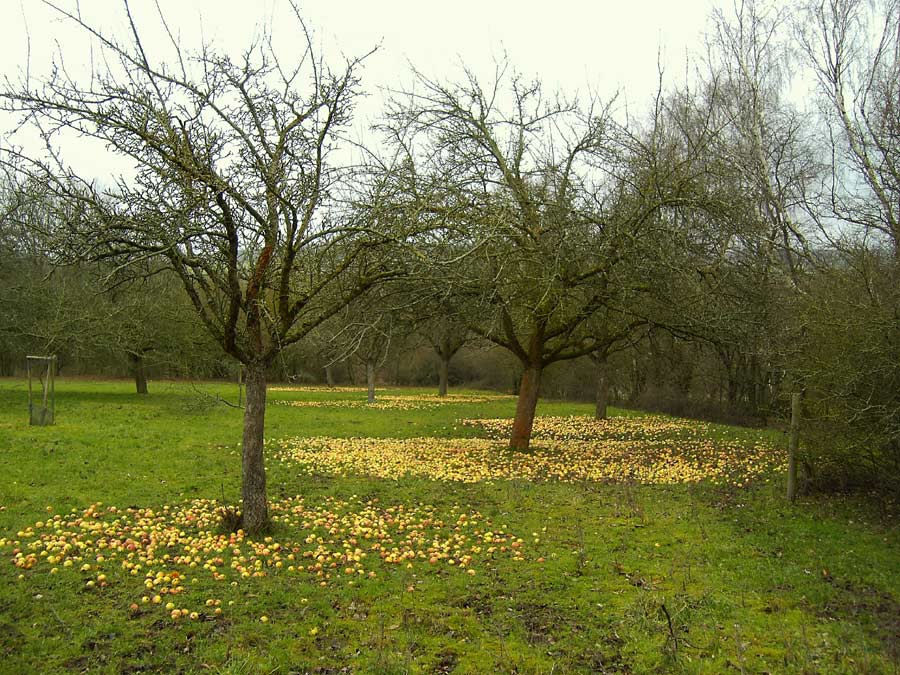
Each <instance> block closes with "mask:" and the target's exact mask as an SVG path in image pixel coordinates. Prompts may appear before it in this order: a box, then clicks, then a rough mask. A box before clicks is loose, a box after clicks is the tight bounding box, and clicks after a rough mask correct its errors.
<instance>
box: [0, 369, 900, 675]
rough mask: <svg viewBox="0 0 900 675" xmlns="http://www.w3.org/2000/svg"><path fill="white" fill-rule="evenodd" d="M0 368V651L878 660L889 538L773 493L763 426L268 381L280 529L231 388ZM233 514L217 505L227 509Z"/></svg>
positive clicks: (876, 513) (670, 661)
mask: <svg viewBox="0 0 900 675" xmlns="http://www.w3.org/2000/svg"><path fill="white" fill-rule="evenodd" d="M26 391H27V389H26V382H25V381H24V380H18V379H3V380H0V468H2V476H3V480H2V482H0V650H2V654H0V672H8V673H37V672H40V673H71V672H91V673H94V672H97V673H152V672H158V673H171V672H184V673H234V674H237V673H242V674H244V673H246V674H249V673H281V674H284V675H287V674H288V673H321V674H325V673H488V672H501V673H547V674H550V673H668V672H673V673H682V672H683V673H810V674H812V673H897V672H900V536H898V528H897V522H896V520H895V519H894V518H895V517H894V516H892V515H891V514H892V511H895V509H887V510H885V509H879V508H878V507H877V505H876V504H873V502H872V500H862V499H860V498H847V497H831V498H827V499H826V498H820V497H815V498H813V497H810V498H805V499H801V500H800V501H799V502H798V503H797V504H795V505H793V506H789V505H787V504H786V503H785V502H784V500H783V497H782V493H783V481H784V476H783V470H784V469H783V467H784V451H783V447H784V445H785V443H784V440H785V439H784V438H783V436H782V435H781V434H780V433H778V432H774V431H755V430H745V429H736V428H730V427H723V426H717V425H712V424H705V423H698V422H690V421H686V420H677V419H672V418H664V417H660V416H646V415H640V414H636V413H633V412H629V411H624V410H614V411H613V412H614V415H615V417H613V418H612V419H611V420H609V421H608V422H606V423H597V422H594V421H593V420H591V419H590V415H591V413H592V408H591V406H589V405H581V404H573V403H562V402H541V403H540V404H539V407H538V415H539V416H540V418H539V420H538V422H537V424H536V427H535V438H534V440H533V447H532V449H531V450H530V451H529V452H528V453H527V454H523V453H512V452H510V451H508V450H507V449H506V448H505V446H504V443H503V438H504V435H505V433H506V430H507V427H508V424H509V419H508V418H511V416H512V414H513V412H514V409H515V401H514V399H513V398H512V397H509V396H500V395H495V394H489V393H485V392H478V391H454V392H453V396H451V397H450V398H449V399H448V400H447V401H446V402H441V401H438V400H437V399H436V397H435V396H434V392H432V391H431V390H419V389H415V390H413V389H404V390H399V389H398V390H395V389H385V390H379V392H378V402H377V403H376V405H373V406H367V405H365V403H364V400H365V392H364V391H362V390H352V389H344V388H337V389H334V390H327V389H325V388H314V387H310V388H300V387H298V388H291V387H279V386H275V385H273V386H272V388H271V389H270V392H269V403H270V405H269V407H268V412H267V418H266V431H267V433H266V438H267V472H268V473H267V475H268V492H269V498H270V502H271V512H272V515H273V528H272V531H271V532H270V533H269V534H268V535H267V536H266V537H260V538H257V539H251V538H248V537H245V536H243V533H242V532H230V531H229V530H228V529H227V528H226V527H223V526H222V524H221V516H222V513H223V511H222V508H223V505H235V504H237V502H238V500H239V496H240V437H241V411H240V410H239V409H238V408H236V407H233V406H230V405H226V404H225V403H224V402H223V401H229V402H231V403H234V402H235V401H236V398H237V391H236V387H235V386H234V385H223V384H206V383H204V384H197V385H192V384H187V383H171V382H152V383H151V393H150V395H149V396H143V397H142V396H138V395H136V394H134V393H133V384H132V383H130V382H126V381H119V382H113V381H92V380H69V379H65V378H63V379H60V380H58V381H57V405H56V413H57V423H56V424H55V425H54V426H50V427H30V426H28V414H27V402H26ZM226 515H227V513H226Z"/></svg>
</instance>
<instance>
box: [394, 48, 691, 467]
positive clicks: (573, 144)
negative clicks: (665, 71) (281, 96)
mask: <svg viewBox="0 0 900 675" xmlns="http://www.w3.org/2000/svg"><path fill="white" fill-rule="evenodd" d="M509 70H510V69H509V68H508V66H507V64H505V63H501V64H499V65H498V68H497V72H496V74H495V76H494V78H493V79H492V80H491V81H489V82H487V83H486V84H484V83H482V82H481V81H479V79H478V78H477V77H476V76H475V75H474V74H473V73H472V72H470V71H465V73H464V76H463V77H462V78H461V79H460V80H459V81H457V82H450V83H444V82H438V81H435V80H432V79H430V78H428V77H426V76H423V75H421V74H417V78H416V83H415V87H414V88H412V89H411V90H409V91H407V92H404V93H401V94H398V95H397V97H396V98H395V101H394V104H393V108H392V110H391V111H390V112H391V115H390V119H391V124H392V129H393V138H394V139H397V140H398V143H402V146H403V151H404V152H405V153H406V154H407V155H408V156H409V157H411V158H412V159H411V161H414V162H417V163H418V165H419V167H420V172H421V173H428V172H429V171H431V173H432V175H437V174H439V173H440V175H442V176H444V177H445V179H446V180H448V181H450V182H451V183H452V187H450V188H448V189H447V194H452V195H453V199H454V201H455V202H456V203H457V204H465V205H466V207H465V208H457V209H456V210H455V211H454V213H453V219H454V222H455V223H457V227H458V229H459V230H464V231H465V232H466V236H465V239H466V240H467V241H468V242H469V246H468V249H469V251H470V252H469V254H467V255H466V256H465V257H464V258H461V259H460V260H459V263H458V264H457V265H454V266H453V268H452V269H451V270H446V269H445V270H443V271H442V273H444V274H449V276H448V277H447V279H446V283H448V284H450V285H452V288H453V291H452V292H453V295H454V297H455V302H456V303H457V305H458V306H459V308H460V312H459V315H460V316H462V317H464V318H465V322H466V324H467V327H468V328H469V330H471V331H472V333H474V334H475V335H477V336H480V337H482V338H484V339H486V340H488V341H490V342H493V343H494V344H496V345H499V346H501V347H503V348H504V349H506V350H508V351H509V352H511V353H512V354H513V355H514V356H515V357H516V358H517V359H518V360H519V362H520V364H521V367H522V379H521V385H520V388H519V399H518V403H517V407H516V416H515V421H514V424H513V430H512V437H511V439H510V446H511V447H512V448H514V449H519V450H526V449H527V448H528V446H529V442H530V438H531V430H532V426H533V422H534V415H535V409H536V405H537V401H538V396H539V390H540V382H541V375H542V373H543V371H544V368H546V367H547V366H548V365H550V364H552V363H554V362H557V361H563V360H567V359H574V358H577V357H579V356H584V355H587V354H590V353H592V352H594V351H596V350H597V349H599V348H601V347H602V346H603V340H604V338H603V337H602V336H603V335H604V331H602V330H601V331H598V330H597V327H596V326H593V325H591V322H590V319H591V318H592V317H594V316H599V313H600V310H602V309H604V308H608V309H610V310H611V312H610V315H613V314H614V313H615V312H616V311H617V310H622V309H624V308H623V307H621V306H620V305H621V304H623V303H627V302H628V300H627V298H630V297H631V296H632V294H633V291H634V287H635V284H638V285H640V279H639V277H640V273H641V270H643V269H645V268H646V267H647V265H648V264H649V263H648V261H649V260H650V258H651V257H652V256H654V255H656V254H657V253H659V252H661V251H662V250H663V248H664V242H665V241H666V240H667V235H666V232H667V231H669V230H670V229H671V228H670V220H669V219H668V218H667V217H664V216H665V214H664V213H663V212H664V210H665V209H666V208H668V207H675V206H676V205H682V204H685V203H686V202H687V200H688V199H689V198H690V197H689V196H688V194H687V191H689V190H690V189H691V187H692V180H691V177H690V175H689V174H690V172H689V170H688V169H689V162H687V161H681V159H682V158H680V157H677V156H675V155H673V154H672V153H674V152H677V151H678V150H679V146H678V144H677V143H674V142H671V141H672V139H671V138H670V137H669V136H667V135H666V134H663V133H657V131H658V130H655V129H654V125H655V124H656V122H658V121H660V117H659V116H658V115H657V116H653V119H651V121H650V125H649V127H651V128H650V129H648V130H646V131H647V132H648V133H646V134H644V133H643V132H640V133H637V132H635V133H631V132H629V131H628V130H627V129H625V128H624V127H623V126H622V125H621V124H617V123H616V121H615V119H614V116H613V115H612V114H611V108H610V105H609V104H608V103H601V102H599V101H597V100H595V99H591V100H588V101H587V102H586V103H585V102H579V101H577V100H575V99H567V98H565V97H564V96H562V95H547V94H546V93H545V92H544V91H543V88H542V86H541V84H540V82H537V81H529V80H526V79H523V78H521V77H519V76H517V75H515V74H512V73H511V72H509ZM654 251H656V253H653V252H654Z"/></svg>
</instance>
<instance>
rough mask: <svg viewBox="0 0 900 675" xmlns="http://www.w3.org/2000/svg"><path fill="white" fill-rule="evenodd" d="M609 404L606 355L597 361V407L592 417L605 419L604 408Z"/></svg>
mask: <svg viewBox="0 0 900 675" xmlns="http://www.w3.org/2000/svg"><path fill="white" fill-rule="evenodd" d="M608 406H609V374H608V373H607V366H606V357H605V356H604V357H602V358H600V359H599V360H598V361H597V409H596V411H595V413H594V417H596V418H597V419H598V420H605V419H606V417H607V411H606V408H607V407H608Z"/></svg>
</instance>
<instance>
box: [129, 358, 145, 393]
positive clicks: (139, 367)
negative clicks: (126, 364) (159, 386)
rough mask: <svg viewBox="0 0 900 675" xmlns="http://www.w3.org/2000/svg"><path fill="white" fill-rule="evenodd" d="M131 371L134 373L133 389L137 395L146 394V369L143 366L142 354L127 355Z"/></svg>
mask: <svg viewBox="0 0 900 675" xmlns="http://www.w3.org/2000/svg"><path fill="white" fill-rule="evenodd" d="M128 358H129V359H130V360H131V370H132V372H133V373H134V388H135V390H136V391H137V393H138V394H146V393H147V369H146V367H145V366H144V355H143V354H129V355H128Z"/></svg>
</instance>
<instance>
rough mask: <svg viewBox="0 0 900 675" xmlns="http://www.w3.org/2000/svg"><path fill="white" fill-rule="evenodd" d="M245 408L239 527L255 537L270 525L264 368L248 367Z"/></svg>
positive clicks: (262, 366) (261, 365) (252, 364)
mask: <svg viewBox="0 0 900 675" xmlns="http://www.w3.org/2000/svg"><path fill="white" fill-rule="evenodd" d="M246 387H247V405H246V407H245V408H244V447H243V454H242V458H241V470H242V474H243V480H242V496H243V501H244V503H243V509H242V514H243V517H242V524H243V527H244V530H246V531H247V532H252V533H258V532H262V531H264V530H265V529H266V528H267V527H268V525H269V506H268V501H267V499H266V467H265V457H264V455H263V440H264V437H265V433H264V431H265V421H266V367H265V365H264V364H260V363H251V364H248V365H247V371H246Z"/></svg>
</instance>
